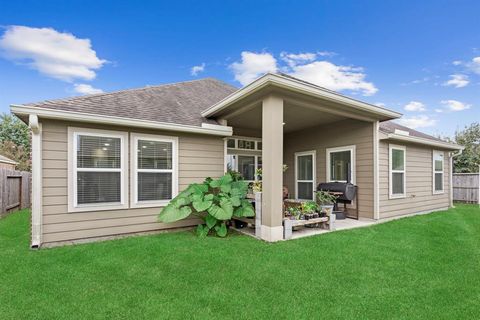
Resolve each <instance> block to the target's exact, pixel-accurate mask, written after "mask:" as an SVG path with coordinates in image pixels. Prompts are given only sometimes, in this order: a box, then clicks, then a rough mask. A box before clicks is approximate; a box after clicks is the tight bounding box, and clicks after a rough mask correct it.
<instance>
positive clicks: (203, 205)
mask: <svg viewBox="0 0 480 320" xmlns="http://www.w3.org/2000/svg"><path fill="white" fill-rule="evenodd" d="M212 204H213V201H204V200H203V199H200V200H196V201H193V202H192V206H193V208H194V209H195V210H196V211H197V212H204V211H207V210H208V208H210V207H211V206H212Z"/></svg>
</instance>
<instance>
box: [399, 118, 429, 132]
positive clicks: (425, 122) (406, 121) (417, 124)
mask: <svg viewBox="0 0 480 320" xmlns="http://www.w3.org/2000/svg"><path fill="white" fill-rule="evenodd" d="M398 122H400V124H402V125H404V126H406V127H409V128H412V129H416V128H426V127H432V126H434V125H435V124H436V123H437V121H436V120H435V119H432V118H430V117H429V116H426V115H421V116H413V117H404V118H400V119H398Z"/></svg>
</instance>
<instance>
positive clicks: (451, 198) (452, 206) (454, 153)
mask: <svg viewBox="0 0 480 320" xmlns="http://www.w3.org/2000/svg"><path fill="white" fill-rule="evenodd" d="M462 152H463V149H460V150H457V151H453V152H449V153H448V154H449V158H450V159H449V160H450V161H449V162H450V170H449V171H450V172H449V173H450V174H449V183H448V185H449V189H450V190H449V191H450V197H449V198H450V199H449V200H450V208H454V207H455V206H454V205H453V158H454V157H456V156H459V155H461V154H462Z"/></svg>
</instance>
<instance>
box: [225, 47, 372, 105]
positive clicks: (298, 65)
mask: <svg viewBox="0 0 480 320" xmlns="http://www.w3.org/2000/svg"><path fill="white" fill-rule="evenodd" d="M323 54H326V53H323ZM319 56H321V54H320V53H318V52H317V53H311V52H307V53H287V52H282V53H281V54H280V60H281V61H283V62H284V63H285V64H286V65H282V64H279V63H278V62H277V60H276V59H275V57H274V56H273V55H272V54H270V53H255V52H248V51H244V52H242V61H241V62H235V63H233V64H231V65H230V68H231V69H232V70H233V72H234V74H235V79H236V80H237V81H238V82H240V83H241V84H242V85H246V84H248V83H250V82H252V81H253V80H255V79H256V78H258V77H259V76H260V75H262V74H264V73H267V72H276V71H277V70H282V72H285V73H287V74H289V75H291V76H293V77H297V78H300V79H302V80H305V81H308V82H311V83H314V84H316V85H319V86H322V87H325V88H328V89H331V90H336V91H342V90H350V91H354V92H360V93H362V94H363V95H365V96H369V95H373V94H375V93H376V92H377V91H378V89H377V88H376V87H375V85H374V84H373V83H371V82H367V81H365V77H366V74H365V73H363V69H362V68H357V67H352V66H341V65H335V64H333V63H331V62H329V61H324V60H322V61H320V60H317V58H318V57H319Z"/></svg>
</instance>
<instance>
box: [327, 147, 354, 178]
mask: <svg viewBox="0 0 480 320" xmlns="http://www.w3.org/2000/svg"><path fill="white" fill-rule="evenodd" d="M326 153H327V182H331V181H339V182H351V183H353V184H355V146H354V145H353V146H345V147H337V148H328V149H327V150H326Z"/></svg>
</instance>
